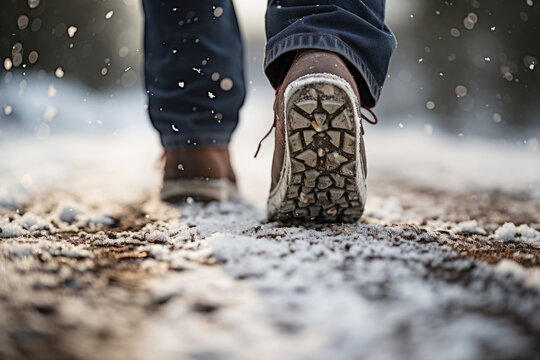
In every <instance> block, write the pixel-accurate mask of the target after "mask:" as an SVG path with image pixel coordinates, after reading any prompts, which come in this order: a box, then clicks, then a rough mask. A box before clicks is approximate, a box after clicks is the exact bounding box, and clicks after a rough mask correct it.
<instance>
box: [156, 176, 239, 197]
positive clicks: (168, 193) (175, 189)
mask: <svg viewBox="0 0 540 360" xmlns="http://www.w3.org/2000/svg"><path fill="white" fill-rule="evenodd" d="M237 194H238V190H237V188H236V185H235V184H234V183H233V182H231V181H230V180H228V179H209V180H207V181H206V180H197V179H193V180H188V179H182V180H167V181H165V182H164V183H163V186H162V188H161V192H160V198H161V200H164V201H165V200H170V199H174V198H181V197H184V196H186V197H190V196H191V197H200V198H204V199H207V200H215V201H220V202H225V201H229V200H231V198H233V197H235V196H237Z"/></svg>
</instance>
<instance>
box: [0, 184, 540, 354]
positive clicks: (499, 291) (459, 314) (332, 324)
mask: <svg viewBox="0 0 540 360" xmlns="http://www.w3.org/2000/svg"><path fill="white" fill-rule="evenodd" d="M375 180H376V181H374V183H377V185H376V186H372V188H371V189H370V191H371V192H370V197H371V199H370V204H369V205H368V208H367V210H366V215H365V217H364V219H363V221H362V223H359V224H348V225H318V226H316V225H313V226H306V227H284V226H279V225H278V224H275V223H266V222H265V221H264V211H263V210H262V209H260V208H257V207H255V206H253V205H251V204H249V203H247V202H245V201H237V202H234V203H230V204H209V205H207V206H201V205H198V204H191V205H183V206H179V207H171V206H168V205H165V204H162V203H160V202H159V201H157V199H156V194H155V192H153V191H150V190H148V189H147V188H141V189H139V191H132V192H130V194H131V195H130V196H123V195H122V194H123V192H122V191H117V190H118V189H115V188H114V187H113V188H111V189H109V190H107V191H105V190H103V183H102V182H100V181H95V183H90V184H89V183H88V182H85V185H84V186H82V185H81V182H80V179H79V180H78V181H70V182H69V183H70V184H71V185H70V186H62V187H57V188H50V189H48V190H46V191H43V192H40V193H38V194H36V195H34V196H33V197H32V198H31V199H30V200H29V201H27V202H26V203H25V204H23V206H20V207H18V209H14V208H9V207H4V208H1V209H0V220H1V222H0V228H2V233H0V236H2V238H0V358H2V359H4V358H5V359H15V358H37V359H59V358H66V359H71V358H76V359H102V358H111V359H113V358H114V359H115V358H118V359H127V358H129V359H131V358H141V359H143V358H156V357H160V358H165V359H178V358H193V359H222V358H223V359H228V358H231V359H239V358H252V357H253V356H254V355H257V356H258V357H259V358H268V359H271V358H276V357H278V356H285V357H286V358H329V357H332V356H335V357H337V358H352V357H355V356H358V355H362V357H363V358H367V359H370V358H373V359H375V358H381V357H390V358H395V357H397V356H399V357H401V358H415V359H431V358H453V359H455V358H463V359H469V358H470V359H472V358H474V359H503V358H504V359H507V358H534V356H535V354H538V353H540V345H539V344H540V312H539V311H538V310H539V309H540V269H539V266H540V265H539V264H540V263H539V257H540V247H538V246H537V245H535V243H533V242H531V241H524V239H522V238H520V236H521V235H520V234H519V232H516V234H515V236H514V237H515V239H514V238H513V239H508V238H506V237H504V236H503V237H501V236H496V235H495V233H496V232H497V231H501V230H499V229H500V228H501V226H502V225H503V224H504V223H506V222H513V223H515V224H516V225H517V224H522V223H525V224H528V226H529V228H528V229H529V230H530V231H529V232H531V233H532V232H534V231H538V230H540V225H539V224H538V223H535V221H538V220H537V219H538V218H539V214H540V202H539V201H538V199H535V198H532V197H530V196H528V194H523V193H517V194H514V193H508V192H501V191H497V190H491V191H479V192H471V193H452V194H451V193H449V192H444V191H441V190H435V189H429V188H415V187H411V186H409V185H407V183H405V182H399V181H397V180H394V181H393V182H389V181H385V180H383V179H375ZM118 186H119V187H123V185H122V184H119V185H118ZM82 189H84V191H82ZM58 199H61V201H59V200H58ZM471 220H475V221H476V222H471ZM499 235H500V234H499ZM503 235H504V234H503Z"/></svg>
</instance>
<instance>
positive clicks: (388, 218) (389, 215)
mask: <svg viewBox="0 0 540 360" xmlns="http://www.w3.org/2000/svg"><path fill="white" fill-rule="evenodd" d="M366 215H367V216H371V217H373V218H375V219H379V220H384V221H385V222H387V223H392V222H396V221H399V220H400V219H402V218H403V215H404V212H403V207H402V206H401V202H400V201H399V199H398V198H397V197H394V196H391V197H389V198H380V197H374V198H369V199H368V203H367V204H366Z"/></svg>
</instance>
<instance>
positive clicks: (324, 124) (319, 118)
mask: <svg viewBox="0 0 540 360" xmlns="http://www.w3.org/2000/svg"><path fill="white" fill-rule="evenodd" d="M313 118H314V119H315V122H316V123H317V125H319V128H321V129H322V130H327V129H328V121H327V119H328V115H327V114H326V113H322V112H319V113H315V114H313ZM315 130H316V129H315Z"/></svg>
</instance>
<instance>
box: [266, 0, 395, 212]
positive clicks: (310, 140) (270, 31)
mask: <svg viewBox="0 0 540 360" xmlns="http://www.w3.org/2000/svg"><path fill="white" fill-rule="evenodd" d="M384 5H385V1H384V0H356V1H351V0H334V1H320V0H319V1H314V0H279V1H277V0H270V1H269V2H268V10H267V14H266V31H267V37H268V43H267V47H266V58H265V72H266V75H267V76H268V78H269V80H270V82H271V84H272V85H273V86H274V87H275V88H276V89H278V91H277V92H276V101H275V103H274V112H275V118H276V122H275V126H276V147H275V150H274V159H273V164H272V185H271V188H270V196H269V199H268V215H269V218H270V219H272V220H284V221H290V220H293V221H296V220H298V221H312V220H316V221H325V222H326V221H354V220H356V219H358V218H360V217H361V215H362V213H363V210H364V205H365V201H366V194H367V187H366V176H367V168H366V154H365V148H364V141H363V137H362V135H363V127H362V115H361V111H360V109H361V107H362V106H367V107H372V106H374V105H375V103H376V102H377V100H378V98H379V95H380V91H381V87H382V84H383V82H384V80H385V77H386V72H387V69H388V63H389V60H390V56H391V53H392V51H393V49H394V47H395V40H394V37H393V35H392V33H391V32H390V30H389V29H388V28H387V27H386V26H385V24H384Z"/></svg>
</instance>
